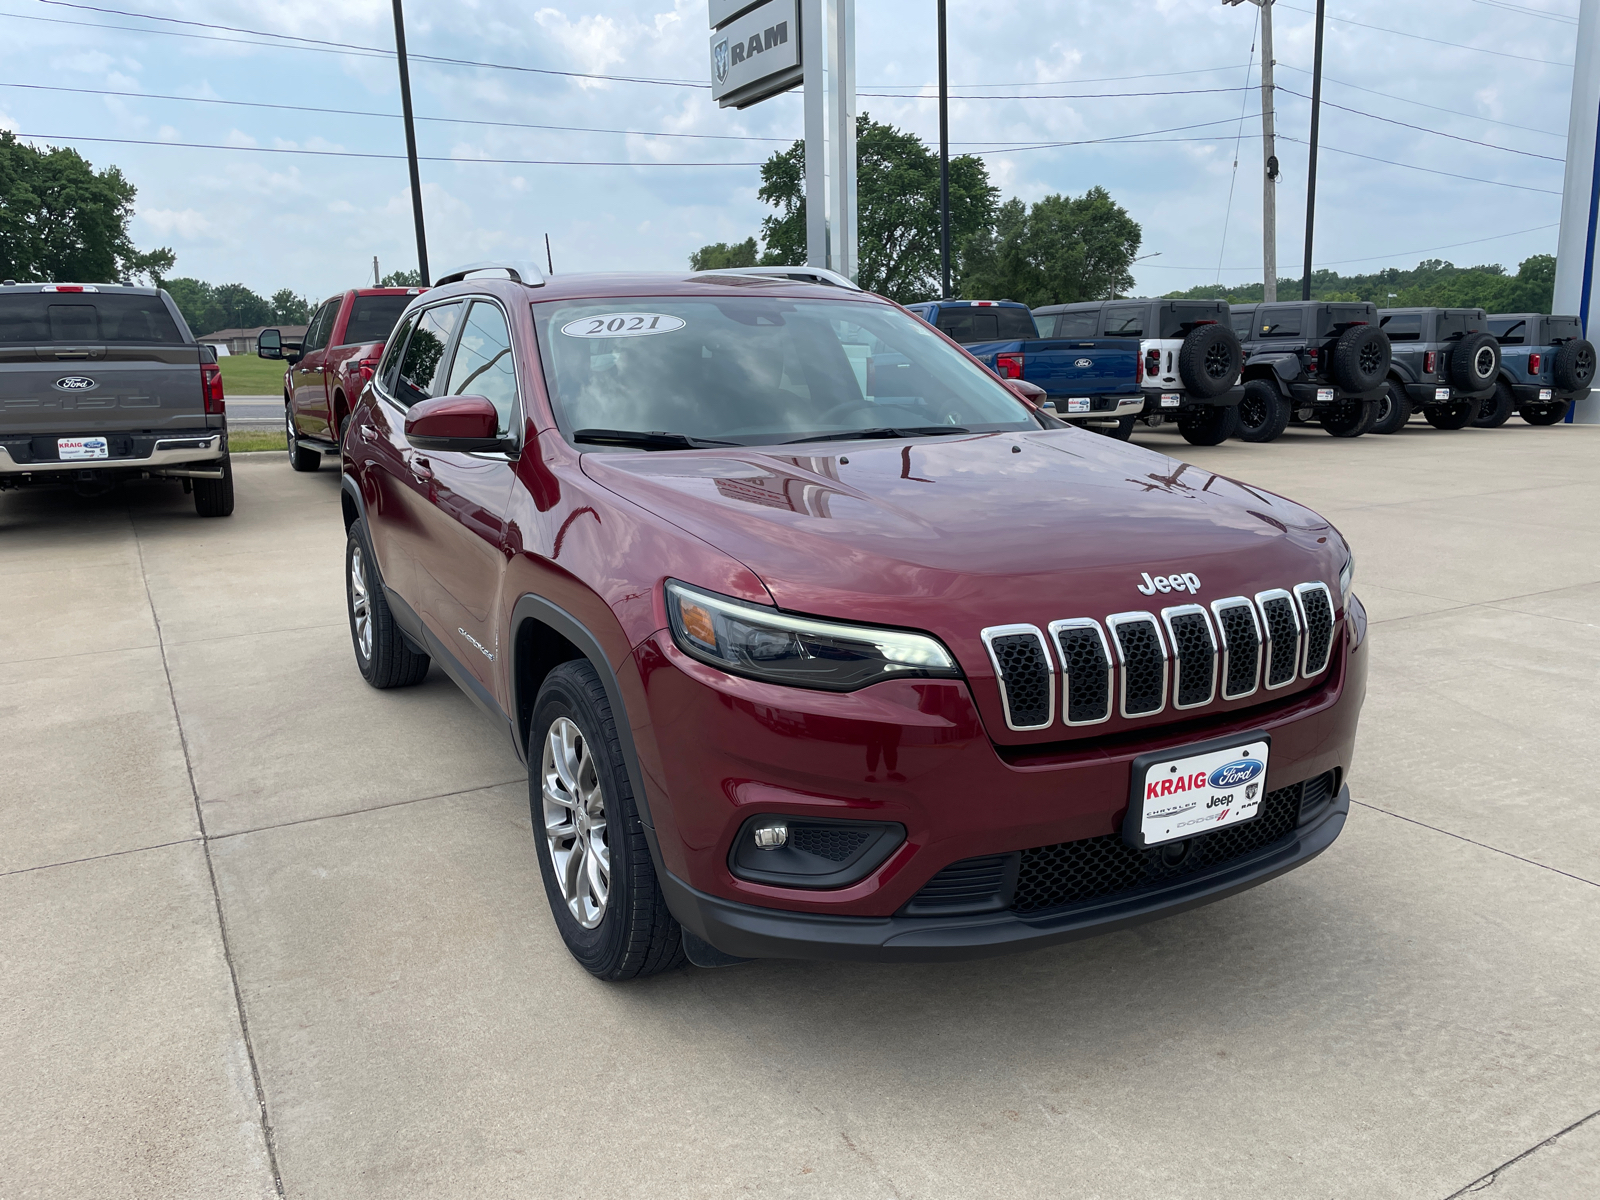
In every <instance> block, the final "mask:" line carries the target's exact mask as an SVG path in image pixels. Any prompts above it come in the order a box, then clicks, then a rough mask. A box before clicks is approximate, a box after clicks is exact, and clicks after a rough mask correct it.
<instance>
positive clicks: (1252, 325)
mask: <svg viewBox="0 0 1600 1200" xmlns="http://www.w3.org/2000/svg"><path fill="white" fill-rule="evenodd" d="M1228 319H1229V320H1230V321H1232V322H1233V332H1234V333H1235V334H1237V335H1238V337H1239V338H1240V339H1241V340H1244V339H1247V338H1250V337H1252V336H1254V334H1255V331H1256V314H1255V310H1254V309H1250V310H1249V311H1247V312H1236V313H1234V314H1233V315H1232V316H1231V317H1229V318H1228Z"/></svg>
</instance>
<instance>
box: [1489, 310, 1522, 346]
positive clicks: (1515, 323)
mask: <svg viewBox="0 0 1600 1200" xmlns="http://www.w3.org/2000/svg"><path fill="white" fill-rule="evenodd" d="M1489 332H1490V333H1492V334H1494V336H1495V337H1497V338H1499V339H1500V342H1501V344H1502V345H1506V346H1520V345H1522V344H1523V343H1525V342H1526V341H1527V340H1528V322H1527V321H1525V320H1523V318H1521V317H1505V318H1498V317H1497V318H1496V319H1495V320H1492V321H1490V322H1489Z"/></svg>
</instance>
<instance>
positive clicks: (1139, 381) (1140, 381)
mask: <svg viewBox="0 0 1600 1200" xmlns="http://www.w3.org/2000/svg"><path fill="white" fill-rule="evenodd" d="M1133 382H1134V384H1135V385H1136V386H1141V387H1142V386H1143V385H1144V358H1143V356H1142V355H1138V354H1135V355H1134V356H1133Z"/></svg>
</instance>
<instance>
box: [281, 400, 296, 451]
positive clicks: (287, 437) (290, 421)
mask: <svg viewBox="0 0 1600 1200" xmlns="http://www.w3.org/2000/svg"><path fill="white" fill-rule="evenodd" d="M283 444H284V448H285V449H287V450H288V451H289V462H290V464H291V465H293V463H294V449H295V447H294V417H293V416H292V415H291V414H290V412H289V406H288V405H287V404H285V405H284V406H283Z"/></svg>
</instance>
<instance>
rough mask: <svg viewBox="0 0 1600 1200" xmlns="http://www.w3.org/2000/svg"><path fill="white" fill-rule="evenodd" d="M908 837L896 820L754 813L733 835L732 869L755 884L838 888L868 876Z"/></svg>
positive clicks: (740, 876)
mask: <svg viewBox="0 0 1600 1200" xmlns="http://www.w3.org/2000/svg"><path fill="white" fill-rule="evenodd" d="M905 840H906V829H905V826H904V825H901V824H899V823H898V822H895V821H849V820H837V821H836V820H826V819H817V818H812V817H783V816H777V815H775V814H773V813H764V814H762V815H761V816H756V817H751V818H750V819H749V820H747V821H746V822H745V823H744V824H743V825H742V826H741V827H740V828H739V832H738V833H737V834H735V835H734V839H733V845H732V846H731V847H729V850H728V870H730V871H732V872H733V874H734V875H735V876H737V877H738V878H740V879H745V880H749V881H750V882H751V883H766V884H773V885H775V886H777V887H792V888H839V887H847V886H849V885H850V884H852V883H855V882H856V881H857V880H860V879H865V878H866V877H867V876H868V875H870V874H872V872H873V871H875V870H877V869H878V867H879V866H881V865H882V864H883V861H884V860H885V859H886V858H888V857H889V855H890V854H892V853H893V852H894V850H895V847H897V846H899V845H900V843H901V842H903V841H905Z"/></svg>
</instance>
